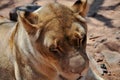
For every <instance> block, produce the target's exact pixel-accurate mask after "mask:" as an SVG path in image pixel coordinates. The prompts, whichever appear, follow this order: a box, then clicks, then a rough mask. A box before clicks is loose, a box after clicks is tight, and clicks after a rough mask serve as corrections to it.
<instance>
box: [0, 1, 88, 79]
mask: <svg viewBox="0 0 120 80" xmlns="http://www.w3.org/2000/svg"><path fill="white" fill-rule="evenodd" d="M77 5H78V4H77ZM76 7H77V6H76ZM78 7H80V6H78ZM85 9H86V8H85ZM83 11H84V7H83ZM78 12H79V11H78ZM78 12H75V11H74V9H72V10H71V9H69V8H68V7H66V6H64V5H61V4H59V3H50V4H47V5H46V6H43V7H42V8H41V9H38V10H37V11H35V12H33V13H29V14H26V13H25V12H19V13H18V22H17V23H12V24H14V27H12V26H13V25H12V24H11V23H9V24H8V23H6V24H2V25H0V33H1V34H0V44H2V45H0V57H2V59H0V61H1V62H0V64H2V65H0V68H1V69H0V70H4V68H5V69H6V68H7V69H8V72H10V73H11V74H8V76H7V80H77V79H78V78H79V77H80V76H83V78H82V80H85V78H84V77H86V74H87V72H88V69H89V59H88V57H87V54H86V34H87V25H86V22H85V21H84V19H85V16H83V15H82V14H81V13H80V14H81V15H80V14H79V13H78ZM81 12H82V11H81ZM84 14H86V13H85V12H84ZM4 36H5V37H4ZM3 40H4V41H3ZM3 55H5V56H4V57H5V58H3ZM6 59H7V60H6ZM9 59H10V60H9ZM3 61H4V62H7V63H9V64H5V63H4V62H3ZM7 65H9V67H6V66H7ZM13 71H14V72H13ZM4 74H5V73H4ZM4 74H3V75H4ZM0 76H1V74H0ZM0 79H2V80H4V79H5V77H3V78H1V77H0Z"/></svg>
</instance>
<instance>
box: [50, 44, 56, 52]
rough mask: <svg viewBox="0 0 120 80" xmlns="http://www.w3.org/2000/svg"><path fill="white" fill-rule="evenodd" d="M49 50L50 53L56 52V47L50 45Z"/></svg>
mask: <svg viewBox="0 0 120 80" xmlns="http://www.w3.org/2000/svg"><path fill="white" fill-rule="evenodd" d="M49 50H50V51H51V52H57V47H56V46H54V45H51V46H50V48H49Z"/></svg>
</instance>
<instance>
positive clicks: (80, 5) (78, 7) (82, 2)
mask: <svg viewBox="0 0 120 80" xmlns="http://www.w3.org/2000/svg"><path fill="white" fill-rule="evenodd" d="M72 10H73V11H74V12H75V13H79V14H80V15H81V16H83V17H85V16H86V14H87V12H88V1H87V0H77V1H76V2H75V3H74V4H73V6H72Z"/></svg>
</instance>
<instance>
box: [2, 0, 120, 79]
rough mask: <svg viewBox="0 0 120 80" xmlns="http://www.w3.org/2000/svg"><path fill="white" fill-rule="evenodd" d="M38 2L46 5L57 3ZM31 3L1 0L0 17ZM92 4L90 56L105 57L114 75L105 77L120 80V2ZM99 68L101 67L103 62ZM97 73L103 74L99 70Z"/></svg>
mask: <svg viewBox="0 0 120 80" xmlns="http://www.w3.org/2000/svg"><path fill="white" fill-rule="evenodd" d="M36 1H37V3H38V4H40V5H44V4H46V3H48V2H51V1H53V0H36ZM58 2H60V3H62V4H65V5H67V6H70V5H72V4H73V3H74V2H75V0H58ZM8 3H9V4H8ZM27 3H32V0H24V1H22V0H0V15H2V16H5V17H7V18H9V15H8V13H9V11H10V10H11V9H13V8H14V7H16V6H20V5H24V4H27ZM89 3H92V4H91V6H90V11H89V13H88V17H87V21H88V38H87V39H88V40H87V53H88V56H89V57H90V58H92V59H94V58H95V55H96V54H102V55H104V57H105V58H104V59H105V61H106V62H107V65H106V66H107V68H108V71H110V72H111V75H104V76H102V77H103V78H105V80H120V0H114V1H113V0H89ZM105 64H106V63H105ZM97 65H98V66H99V63H98V64H97ZM93 67H94V66H93ZM95 70H96V69H95ZM96 72H97V73H98V74H99V75H101V74H100V73H99V71H97V70H96Z"/></svg>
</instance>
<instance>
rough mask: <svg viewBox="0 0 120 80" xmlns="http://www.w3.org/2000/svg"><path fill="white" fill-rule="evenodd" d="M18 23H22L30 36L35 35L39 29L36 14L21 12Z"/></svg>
mask: <svg viewBox="0 0 120 80" xmlns="http://www.w3.org/2000/svg"><path fill="white" fill-rule="evenodd" d="M18 22H20V24H21V25H22V26H23V27H24V28H25V30H26V31H27V32H28V33H30V34H33V33H35V32H36V30H37V28H38V27H37V23H38V19H37V16H36V14H35V13H31V12H24V11H19V12H18Z"/></svg>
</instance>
